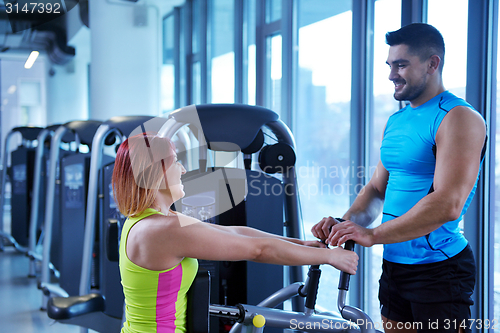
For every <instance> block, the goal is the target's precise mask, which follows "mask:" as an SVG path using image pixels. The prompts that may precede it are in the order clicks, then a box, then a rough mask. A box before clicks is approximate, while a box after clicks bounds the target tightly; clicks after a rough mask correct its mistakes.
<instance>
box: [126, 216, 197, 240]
mask: <svg viewBox="0 0 500 333" xmlns="http://www.w3.org/2000/svg"><path fill="white" fill-rule="evenodd" d="M198 222H201V221H199V220H197V219H195V218H193V217H191V216H187V215H184V214H182V213H179V212H172V211H171V212H169V213H168V214H152V215H149V216H147V217H145V218H143V219H142V220H141V221H139V222H138V223H136V225H135V226H134V228H133V229H135V228H137V229H136V231H141V232H142V233H145V235H149V236H150V237H157V236H160V235H162V234H163V233H164V232H168V233H169V234H170V235H171V234H172V233H173V232H175V230H176V229H178V228H181V227H185V226H188V225H192V224H195V223H198Z"/></svg>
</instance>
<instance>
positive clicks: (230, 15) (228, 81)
mask: <svg viewBox="0 0 500 333" xmlns="http://www.w3.org/2000/svg"><path fill="white" fill-rule="evenodd" d="M211 4H212V11H211V13H212V18H211V24H212V26H211V36H210V37H211V38H210V40H211V44H212V47H211V53H212V54H211V58H212V62H211V67H212V68H211V77H212V85H211V91H212V99H211V101H212V103H234V42H233V41H234V34H233V31H234V0H213V1H212V2H211Z"/></svg>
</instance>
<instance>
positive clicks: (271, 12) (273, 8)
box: [266, 0, 282, 23]
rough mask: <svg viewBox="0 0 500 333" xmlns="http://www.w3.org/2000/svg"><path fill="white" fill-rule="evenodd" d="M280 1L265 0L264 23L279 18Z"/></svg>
mask: <svg viewBox="0 0 500 333" xmlns="http://www.w3.org/2000/svg"><path fill="white" fill-rule="evenodd" d="M281 1H282V0H266V23H271V22H274V21H276V20H279V19H280V18H281Z"/></svg>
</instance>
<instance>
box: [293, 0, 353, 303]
mask: <svg viewBox="0 0 500 333" xmlns="http://www.w3.org/2000/svg"><path fill="white" fill-rule="evenodd" d="M351 27H352V10H351V1H331V0H326V1H318V0H300V1H299V2H298V29H299V30H298V44H299V48H298V69H297V86H296V91H297V107H296V110H297V114H296V115H295V121H294V124H296V125H295V128H294V131H293V132H294V135H295V139H296V144H297V149H296V153H297V166H296V167H297V177H298V180H297V181H298V187H299V195H300V207H301V210H302V219H303V223H304V231H305V234H306V239H314V238H313V236H312V234H311V227H312V226H313V225H314V224H316V223H317V222H319V221H320V220H321V219H322V218H323V217H325V216H328V215H332V216H341V215H342V214H343V213H344V212H345V211H346V210H347V209H348V208H349V195H348V183H347V181H348V178H349V172H350V171H349V141H350V139H349V133H350V131H349V128H350V100H351V89H350V88H351V39H352V38H351V36H352V33H351ZM321 269H322V271H323V273H322V275H321V284H320V292H319V293H318V301H317V302H318V305H319V306H321V307H324V308H327V309H328V310H332V311H335V310H336V308H335V302H332V300H336V298H337V292H338V291H337V288H336V287H332V286H337V285H338V277H339V272H338V270H336V269H333V268H332V267H327V266H326V265H323V266H322V267H321Z"/></svg>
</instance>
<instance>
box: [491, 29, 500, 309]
mask: <svg viewBox="0 0 500 333" xmlns="http://www.w3.org/2000/svg"><path fill="white" fill-rule="evenodd" d="M498 36H500V32H499V33H498ZM498 42H499V43H500V38H499V39H498ZM499 45H500V44H499ZM499 60H500V59H499V58H498V55H497V64H500V61H499ZM499 87H500V71H499V70H498V69H497V105H496V134H495V152H494V154H495V188H494V191H495V193H494V194H493V196H494V198H495V203H494V204H495V210H494V216H495V221H494V223H495V225H494V231H495V234H494V253H493V265H494V268H493V270H494V272H493V274H494V279H493V281H494V282H493V283H494V287H493V290H494V296H493V298H494V299H493V302H494V309H493V318H500V112H499V111H500V101H499V100H498V96H500V89H499ZM491 139H493V138H491Z"/></svg>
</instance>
